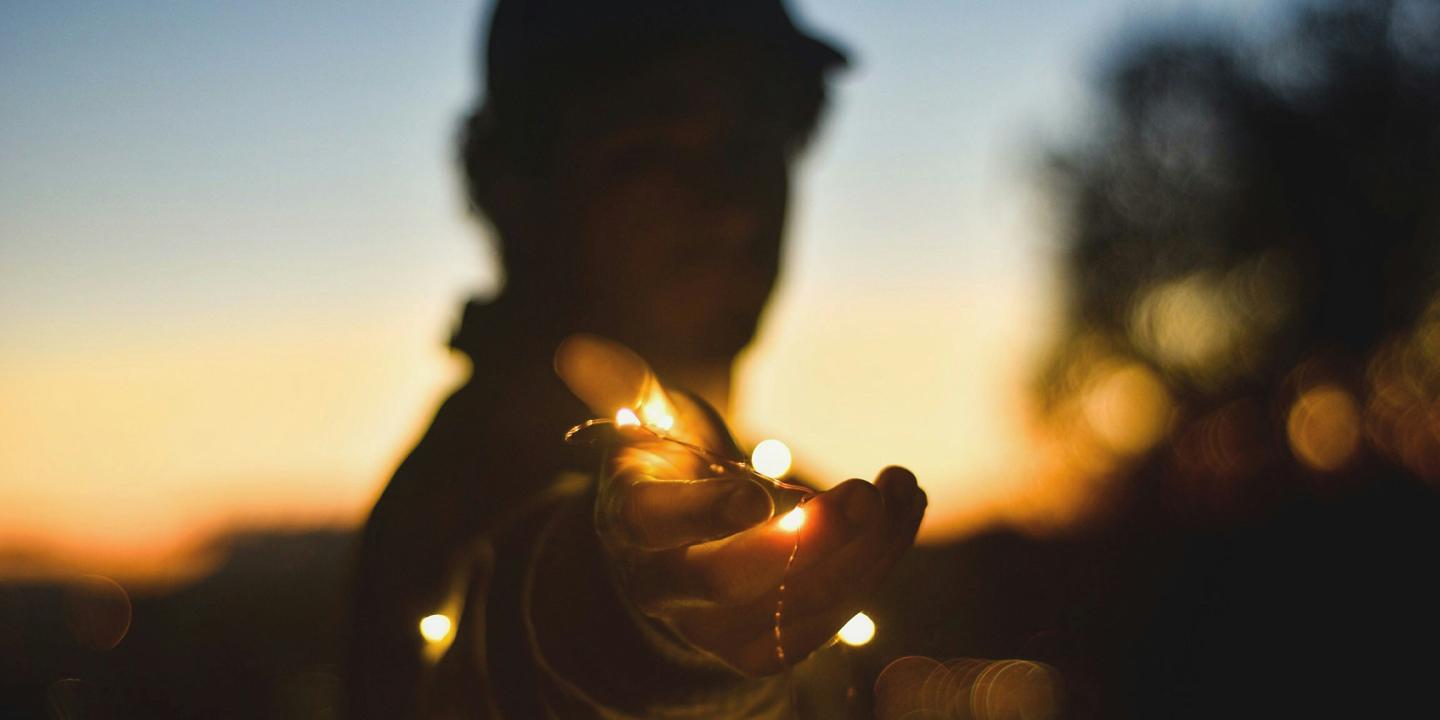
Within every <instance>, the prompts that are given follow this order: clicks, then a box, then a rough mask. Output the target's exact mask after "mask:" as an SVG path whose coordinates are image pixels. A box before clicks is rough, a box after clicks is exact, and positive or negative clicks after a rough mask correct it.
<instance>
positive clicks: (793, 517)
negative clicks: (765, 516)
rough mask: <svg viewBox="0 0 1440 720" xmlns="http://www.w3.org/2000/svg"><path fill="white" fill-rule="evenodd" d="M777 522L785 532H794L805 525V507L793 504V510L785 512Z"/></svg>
mask: <svg viewBox="0 0 1440 720" xmlns="http://www.w3.org/2000/svg"><path fill="white" fill-rule="evenodd" d="M778 524H779V525H780V529H781V530H784V531H785V532H795V531H797V530H799V529H800V528H802V527H804V526H805V509H804V508H802V507H800V506H798V505H797V506H795V509H794V510H791V511H790V512H788V513H785V515H784V516H783V517H781V518H780V522H779V523H778Z"/></svg>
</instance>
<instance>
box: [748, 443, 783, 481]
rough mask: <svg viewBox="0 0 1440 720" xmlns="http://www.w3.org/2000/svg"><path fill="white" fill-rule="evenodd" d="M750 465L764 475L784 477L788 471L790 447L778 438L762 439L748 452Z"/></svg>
mask: <svg viewBox="0 0 1440 720" xmlns="http://www.w3.org/2000/svg"><path fill="white" fill-rule="evenodd" d="M750 466H751V467H753V468H755V470H756V471H757V472H759V473H760V474H761V475H764V476H766V477H772V478H781V477H784V476H785V473H787V472H790V448H788V447H786V446H785V443H783V442H780V441H779V440H774V439H771V440H762V441H760V444H759V445H756V446H755V450H754V451H753V452H751V453H750Z"/></svg>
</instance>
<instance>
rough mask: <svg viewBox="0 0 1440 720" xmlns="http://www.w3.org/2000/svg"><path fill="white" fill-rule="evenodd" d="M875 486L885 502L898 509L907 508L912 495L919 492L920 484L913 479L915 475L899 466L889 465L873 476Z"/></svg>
mask: <svg viewBox="0 0 1440 720" xmlns="http://www.w3.org/2000/svg"><path fill="white" fill-rule="evenodd" d="M875 485H876V487H878V488H880V491H881V492H882V493H884V495H885V499H886V500H888V501H890V502H892V503H896V504H898V505H899V506H900V507H906V506H908V505H909V504H910V501H911V498H912V497H913V496H914V494H915V493H916V492H919V491H920V483H919V482H918V481H917V480H916V479H915V473H912V472H910V471H909V470H907V469H905V468H903V467H900V466H899V465H891V466H889V467H887V468H885V469H884V470H881V471H880V473H879V474H878V475H876V476H875Z"/></svg>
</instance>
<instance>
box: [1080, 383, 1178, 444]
mask: <svg viewBox="0 0 1440 720" xmlns="http://www.w3.org/2000/svg"><path fill="white" fill-rule="evenodd" d="M1082 402H1083V403H1084V405H1083V409H1084V413H1085V419H1086V421H1087V422H1088V423H1089V425H1090V429H1091V430H1092V431H1094V433H1095V435H1096V436H1097V438H1098V439H1099V440H1100V441H1101V442H1102V443H1104V445H1105V446H1106V447H1107V448H1108V449H1109V450H1110V451H1111V452H1114V453H1117V454H1119V455H1134V454H1137V453H1140V452H1143V451H1145V450H1148V449H1150V447H1151V446H1153V445H1154V444H1155V443H1157V442H1159V441H1160V438H1161V437H1162V436H1163V435H1164V432H1165V429H1166V425H1167V424H1168V422H1169V419H1170V410H1171V402H1170V393H1169V392H1168V391H1167V390H1166V389H1165V385H1164V384H1163V383H1162V382H1160V379H1159V378H1157V377H1155V373H1154V372H1152V371H1151V370H1150V369H1148V368H1146V367H1145V366H1143V365H1141V364H1139V363H1127V364H1124V365H1120V366H1118V367H1115V368H1113V369H1109V370H1107V371H1104V372H1102V373H1100V374H1099V375H1098V377H1096V378H1095V379H1094V380H1093V381H1092V383H1091V385H1090V387H1089V388H1088V389H1087V390H1086V393H1085V397H1084V399H1083V401H1082Z"/></svg>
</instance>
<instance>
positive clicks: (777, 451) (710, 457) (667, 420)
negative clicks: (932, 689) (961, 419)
mask: <svg viewBox="0 0 1440 720" xmlns="http://www.w3.org/2000/svg"><path fill="white" fill-rule="evenodd" d="M642 417H643V418H644V421H643V422H642V421H641V418H642ZM599 425H613V426H615V427H616V428H626V429H632V428H633V429H636V430H643V431H645V432H647V433H649V434H650V435H653V436H654V437H655V439H657V440H663V441H665V442H671V443H675V444H676V445H679V446H681V447H683V448H685V449H686V450H688V451H690V452H692V453H694V454H695V455H696V456H698V457H700V458H701V459H703V460H705V461H706V462H707V463H708V465H709V467H710V470H712V471H714V472H718V473H725V472H734V473H739V474H743V475H746V476H748V477H750V478H752V479H755V480H759V481H763V482H764V483H766V484H769V485H772V486H774V487H776V488H779V489H781V490H789V491H791V492H797V493H800V494H801V495H802V497H801V499H800V502H799V504H797V505H796V506H795V507H794V508H793V509H791V510H790V512H788V513H785V515H784V516H782V517H781V518H780V520H779V521H778V522H777V523H776V526H777V527H779V528H780V529H781V530H782V531H784V532H787V533H791V535H792V537H793V540H792V543H791V546H790V557H789V558H788V559H787V560H786V561H785V570H784V571H783V572H782V573H781V580H780V587H779V588H778V589H777V595H776V600H775V623H774V635H775V658H776V660H778V661H779V662H780V665H781V666H785V665H787V662H786V660H785V644H784V642H783V641H782V636H781V620H782V618H783V617H784V611H785V580H786V579H787V578H789V576H790V568H791V566H793V565H794V564H795V556H796V555H798V554H799V553H800V533H799V530H800V528H802V527H804V525H805V520H806V513H805V510H804V509H803V508H802V506H803V505H804V504H805V502H806V501H807V500H809V499H810V498H811V497H814V495H815V490H813V489H811V488H809V487H806V486H804V485H795V484H791V483H787V482H784V481H782V480H780V478H781V477H782V476H784V475H785V473H787V472H789V471H790V463H791V455H790V448H788V447H786V446H785V443H782V442H780V441H779V440H773V439H771V440H765V441H763V442H761V443H760V444H759V445H756V446H755V451H754V452H753V453H752V454H751V457H750V462H748V463H747V462H745V461H744V460H737V459H735V458H733V457H729V456H727V455H725V454H723V453H720V452H717V451H714V450H711V449H709V448H707V447H704V446H703V445H697V444H695V443H692V442H688V441H686V440H682V439H681V438H679V437H676V436H674V435H672V434H670V431H671V430H673V429H674V427H675V416H674V415H673V414H672V413H671V412H670V411H669V404H668V403H666V402H664V400H663V398H658V397H657V398H652V401H651V402H646V403H642V404H640V406H639V412H638V413H637V412H636V411H635V409H633V408H628V407H624V408H620V409H619V410H617V411H616V412H615V417H614V418H613V419H612V418H604V417H601V418H594V419H591V420H587V421H585V422H583V423H580V424H579V425H576V426H575V427H572V428H570V430H569V431H567V432H566V433H565V442H567V443H576V442H580V438H581V436H582V435H584V436H586V437H590V436H588V435H586V432H585V431H587V430H589V429H591V428H593V427H596V426H599ZM431 617H440V618H441V619H442V620H444V621H445V623H446V624H445V626H444V630H443V632H442V633H441V637H442V638H443V637H444V636H446V635H448V633H449V631H450V626H449V619H448V618H445V617H444V616H431ZM858 618H863V620H860V621H859V622H861V623H867V622H869V618H865V617H864V616H863V614H862V615H858V616H856V617H855V618H851V621H850V623H856V622H857V619H858ZM425 620H426V621H428V620H430V618H426V619H425ZM424 623H425V621H422V622H421V633H422V634H424V633H425V626H424ZM850 623H847V624H846V626H847V627H849V625H850ZM437 627H438V623H437ZM842 629H843V628H842ZM862 629H863V628H852V632H851V633H850V636H851V637H852V638H859V637H860V635H862V634H863V633H861V630H862ZM868 632H869V634H870V635H874V632H875V630H874V623H870V629H869V631H868ZM426 637H427V639H428V637H429V636H428V635H427V636H426ZM866 642H869V637H866V638H865V639H864V640H857V642H856V643H853V644H862V645H863V644H864V643H866Z"/></svg>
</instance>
